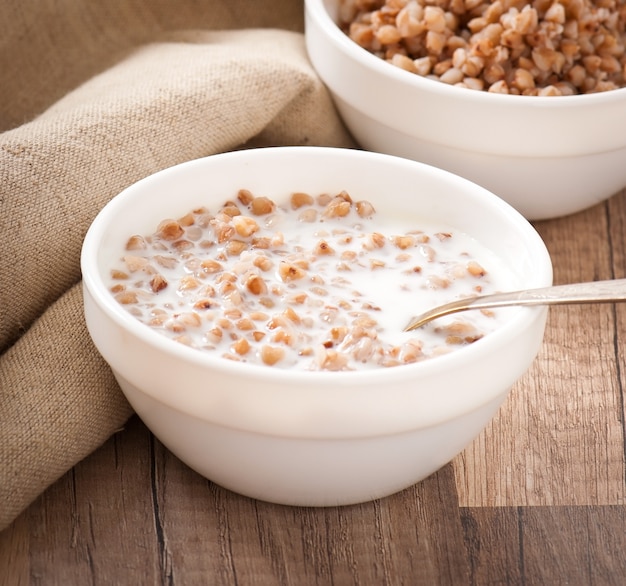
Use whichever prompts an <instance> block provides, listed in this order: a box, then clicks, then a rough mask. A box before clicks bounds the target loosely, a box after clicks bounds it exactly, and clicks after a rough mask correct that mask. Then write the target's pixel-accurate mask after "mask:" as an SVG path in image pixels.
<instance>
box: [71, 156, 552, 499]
mask: <svg viewBox="0 0 626 586" xmlns="http://www.w3.org/2000/svg"><path fill="white" fill-rule="evenodd" d="M240 188H247V189H250V190H251V191H252V192H253V193H263V194H265V195H268V196H271V197H274V198H276V199H280V198H279V196H281V195H284V196H285V197H287V196H288V194H290V193H291V192H293V191H307V192H309V193H312V194H313V193H324V192H338V191H340V190H342V189H346V190H347V191H348V192H349V193H350V194H352V195H353V196H357V194H358V198H359V199H361V198H362V199H367V200H369V201H371V202H372V203H373V204H374V206H375V207H376V208H377V213H394V212H395V213H398V212H402V213H403V214H405V215H407V214H409V215H411V214H415V216H416V217H420V218H428V219H429V220H432V221H433V222H436V223H437V222H441V223H443V224H445V225H449V226H453V227H455V228H456V229H458V230H460V231H463V232H466V233H468V234H470V235H474V236H475V237H477V238H478V239H479V240H480V242H481V243H482V244H483V245H485V246H487V247H489V248H490V249H493V250H495V251H496V252H497V254H498V256H499V257H500V258H501V259H502V261H503V262H505V263H507V265H509V266H510V267H511V268H512V270H513V273H512V274H513V275H514V277H515V280H516V281H517V284H518V285H519V286H528V287H541V286H547V285H549V284H550V283H551V280H552V268H551V262H550V258H549V255H548V253H547V251H546V248H545V246H544V244H543V242H542V240H541V238H540V237H539V236H538V234H537V233H536V232H535V230H534V229H533V228H532V227H531V225H530V224H529V223H528V222H527V221H526V220H525V219H524V218H523V217H522V216H521V215H520V214H519V213H518V212H516V211H515V210H514V209H513V208H512V207H511V206H509V205H508V204H506V203H505V202H504V201H502V200H501V199H500V198H497V197H496V196H494V195H493V194H491V193H489V192H487V191H486V190H484V189H483V188H481V187H479V186H477V185H474V184H472V183H470V182H469V181H466V180H465V179H461V178H459V177H456V176H454V175H452V174H450V173H447V172H444V171H441V170H439V169H436V168H433V167H429V166H427V165H423V164H420V163H417V162H414V161H410V160H407V159H403V158H399V157H392V156H388V155H380V154H376V153H370V152H366V151H359V150H349V149H332V148H319V147H279V148H267V149H252V150H245V151H238V152H234V153H227V154H222V155H216V156H212V157H208V158H205V159H199V160H195V161H191V162H188V163H185V164H182V165H179V166H176V167H173V168H170V169H167V170H165V171H162V172H160V173H157V174H156V175H153V176H150V177H148V178H146V179H144V180H142V181H140V182H138V183H136V184H135V185H132V186H131V187H129V188H128V189H126V190H125V191H123V192H122V193H121V194H120V195H118V196H117V197H115V198H114V199H113V200H112V201H111V202H110V203H109V204H108V205H107V206H106V207H105V208H104V209H103V210H102V211H101V212H100V214H99V215H98V216H97V218H96V219H95V221H94V222H93V225H92V226H91V228H90V229H89V231H88V234H87V236H86V238H85V241H84V246H83V252H82V260H81V262H82V272H83V287H84V302H85V315H86V320H87V326H88V328H89V332H90V334H91V336H92V338H93V340H94V342H95V345H96V347H97V349H98V350H99V351H100V353H101V354H102V356H103V357H104V358H105V360H106V361H107V362H108V363H109V364H110V366H111V368H112V369H113V371H114V373H115V376H116V378H117V380H118V381H119V383H120V385H121V388H122V390H123V391H124V393H125V395H126V397H127V398H128V400H129V401H130V403H131V405H132V406H133V407H134V409H135V410H136V412H137V414H138V415H139V416H140V417H141V419H142V420H143V421H144V422H145V423H146V424H147V426H148V427H149V428H150V429H151V430H152V431H153V432H154V434H155V435H156V436H157V437H158V438H159V439H160V440H161V441H162V442H163V443H164V444H165V445H166V446H167V447H168V448H169V449H170V450H171V451H172V452H173V453H174V454H176V455H177V456H178V457H179V458H180V459H181V460H183V461H184V462H186V463H187V464H188V465H189V466H190V467H192V468H194V469H195V470H196V471H198V472H199V473H200V474H203V475H204V476H206V477H207V478H209V479H211V480H213V481H215V482H216V483H218V484H220V485H222V486H224V487H227V488H229V489H232V490H234V491H237V492H239V493H242V494H244V495H248V496H251V497H255V498H259V499H262V500H266V501H272V502H277V503H284V504H293V505H311V506H324V505H339V504H348V503H357V502H362V501H366V500H369V499H374V498H377V497H382V496H385V495H388V494H391V493H393V492H395V491H399V490H401V489H403V488H405V487H408V486H410V485H411V484H413V483H416V482H417V481H419V480H421V479H422V478H424V477H426V476H428V475H429V474H431V473H432V472H434V471H435V470H437V469H438V468H440V467H441V466H443V465H444V464H446V463H447V462H448V461H450V460H451V459H452V458H453V457H454V456H455V455H456V454H458V453H459V452H460V451H461V450H463V448H465V447H466V446H467V445H468V444H469V443H470V442H471V441H472V439H473V438H474V437H476V435H477V434H478V433H479V432H480V431H481V430H482V429H483V427H484V426H485V425H486V424H487V423H488V422H489V420H490V419H491V418H492V416H493V415H494V414H495V412H496V411H497V409H498V407H499V406H500V405H501V403H502V402H503V401H504V400H505V398H506V396H507V393H508V390H509V389H510V387H511V386H512V385H513V384H514V383H515V381H517V380H518V379H519V377H520V376H521V375H522V374H523V373H524V372H525V371H526V370H527V368H528V367H529V365H530V364H531V362H532V361H533V359H534V357H535V355H536V352H537V351H538V349H539V347H540V344H541V342H542V339H543V333H544V327H545V318H546V310H545V309H544V308H518V309H515V310H513V315H512V316H510V319H509V320H508V321H507V322H506V323H505V324H504V325H503V326H502V327H500V328H499V329H497V330H496V331H494V332H493V333H491V334H489V335H487V336H485V337H484V338H483V339H481V340H479V341H477V342H475V343H473V344H471V345H469V346H466V347H464V348H462V349H459V350H457V351H455V352H453V353H451V354H449V355H446V356H441V357H438V358H434V359H430V360H426V361H424V362H421V363H416V364H413V365H407V366H398V367H393V368H380V369H375V370H367V371H351V372H310V371H295V370H287V369H278V368H272V367H267V366H254V365H250V364H241V363H234V362H231V361H229V360H226V359H223V358H220V357H218V356H214V355H211V354H210V353H206V352H202V351H200V350H196V349H192V348H189V347H187V346H184V345H182V344H179V343H177V342H174V341H172V340H170V339H168V338H166V337H165V336H162V335H161V334H159V333H157V332H155V331H154V330H152V329H151V328H150V327H148V326H146V325H144V324H142V323H140V322H139V321H138V320H137V319H136V318H134V317H132V316H131V315H130V314H129V313H127V311H126V310H124V309H123V308H122V306H120V305H119V304H118V303H117V302H116V301H115V300H114V299H113V297H112V295H111V294H110V293H109V291H108V290H107V286H106V283H105V281H104V279H103V275H108V272H109V269H110V266H111V264H110V263H111V260H112V255H113V250H116V249H119V246H120V243H123V242H126V239H127V237H128V236H129V235H130V234H136V233H140V234H148V233H151V232H152V231H153V230H154V227H155V226H156V225H157V223H158V222H159V221H160V220H162V219H164V218H167V217H179V216H181V215H183V214H185V213H186V212H188V211H189V210H191V209H194V208H196V207H198V206H200V205H205V206H207V207H209V208H211V207H213V208H214V209H215V207H217V206H218V205H220V204H221V203H223V201H224V200H225V199H228V198H232V197H234V195H235V194H236V193H237V191H238V190H239V189H240ZM372 286H375V285H374V284H373V285H372ZM406 311H407V318H408V317H410V315H411V308H408V307H407V309H406Z"/></svg>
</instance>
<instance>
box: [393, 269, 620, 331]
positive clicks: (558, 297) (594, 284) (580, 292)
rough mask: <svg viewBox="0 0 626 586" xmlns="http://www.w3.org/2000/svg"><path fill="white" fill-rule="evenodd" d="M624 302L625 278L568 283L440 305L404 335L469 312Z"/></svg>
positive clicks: (418, 320) (418, 319) (415, 320)
mask: <svg viewBox="0 0 626 586" xmlns="http://www.w3.org/2000/svg"><path fill="white" fill-rule="evenodd" d="M619 301H626V279H611V280H608V281H591V282H589V283H571V284H568V285H557V286H554V287H544V288H541V289H527V290H525V291H510V292H507V293H494V294H493V295H483V296H482V297H481V296H479V297H467V298H464V299H459V300H457V301H452V302H451V303H446V304H445V305H440V306H439V307H435V308H433V309H431V310H429V311H426V312H424V313H423V314H422V315H419V316H417V317H414V318H412V319H411V321H410V322H409V324H408V325H407V326H406V328H404V331H405V332H410V331H411V330H415V329H417V328H419V327H420V326H423V325H424V324H426V323H428V322H430V321H432V320H434V319H437V318H439V317H442V316H444V315H450V314H451V313H457V312H459V311H465V310H468V309H489V308H494V307H507V306H510V305H564V304H576V303H615V302H619Z"/></svg>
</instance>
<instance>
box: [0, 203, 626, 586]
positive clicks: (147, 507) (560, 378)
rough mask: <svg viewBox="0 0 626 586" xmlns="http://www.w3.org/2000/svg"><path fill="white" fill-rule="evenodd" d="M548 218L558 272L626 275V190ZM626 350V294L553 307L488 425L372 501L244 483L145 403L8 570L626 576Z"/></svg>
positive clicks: (53, 504) (479, 581) (294, 577)
mask: <svg viewBox="0 0 626 586" xmlns="http://www.w3.org/2000/svg"><path fill="white" fill-rule="evenodd" d="M535 226H536V227H537V229H538V231H539V232H540V234H541V235H542V236H543V238H544V240H545V242H546V244H547V246H548V249H549V250H550V253H551V255H552V259H553V263H554V269H555V282H556V283H566V282H574V281H583V280H594V279H610V278H621V277H625V276H626V191H625V192H621V193H619V194H617V195H616V196H615V197H613V198H612V199H611V200H609V201H608V202H604V203H601V204H598V205H596V206H595V207H593V208H591V209H589V210H586V211H584V212H581V213H578V214H575V215H572V216H569V217H566V218H560V219H556V220H550V221H542V222H536V223H535ZM625 351H626V304H623V305H615V306H614V305H581V306H562V307H553V308H551V309H550V313H549V318H548V326H547V330H546V336H545V342H544V344H543V347H542V349H541V351H540V353H539V356H538V357H537V359H536V361H535V363H534V364H533V366H532V367H531V369H530V370H529V371H528V372H527V374H526V375H525V376H524V377H523V379H522V380H520V381H519V383H518V384H516V386H515V387H514V389H513V390H512V392H511V395H510V397H509V399H508V400H507V402H506V403H505V404H504V406H503V407H502V409H501V410H500V412H499V413H498V415H497V416H496V417H495V419H494V420H493V421H492V422H491V424H490V425H489V426H488V427H487V428H486V429H485V430H484V432H483V433H482V434H481V435H480V436H479V437H478V438H477V439H476V441H475V442H474V443H473V444H472V445H471V446H469V447H468V448H467V449H466V450H465V451H464V452H463V453H462V454H460V455H459V456H458V457H457V458H455V459H454V460H453V461H452V462H451V463H450V464H449V465H447V466H445V467H444V468H442V469H441V470H440V471H439V472H437V473H436V474H434V475H432V476H431V477H429V478H427V479H426V480H424V481H423V482H421V483H419V484H417V485H415V486H413V487H411V488H409V489H407V490H405V491H403V492H401V493H398V494H396V495H393V496H391V497H388V498H385V499H381V500H378V501H374V502H371V503H366V504H362V505H357V506H349V507H341V508H327V509H314V508H299V507H295V508H294V507H283V506H278V505H272V504H268V503H263V502H259V501H254V500H251V499H248V498H245V497H242V496H239V495H237V494H234V493H231V492H229V491H227V490H224V489H222V488H220V487H219V486H216V485H214V484H213V483H211V482H210V481H208V480H206V479H204V478H202V477H201V476H199V475H198V474H196V473H194V472H192V471H191V470H190V469H189V468H187V467H186V466H185V465H184V464H182V463H181V462H180V461H179V460H178V459H177V458H176V457H174V456H173V455H172V454H171V453H169V452H168V451H167V450H166V449H165V448H164V447H163V446H162V445H161V444H160V443H159V441H158V440H156V439H155V438H154V437H153V436H152V435H151V433H150V432H149V431H148V430H147V429H146V427H145V426H144V425H143V423H141V421H139V420H138V419H137V418H132V419H131V420H130V421H129V423H128V425H127V426H126V428H125V429H124V430H121V431H120V432H119V433H117V434H116V435H115V436H113V437H112V438H111V439H110V440H109V441H107V442H106V443H105V444H104V445H103V446H102V447H101V448H100V449H99V450H97V451H96V452H95V453H93V454H92V455H90V456H89V457H88V458H86V459H85V460H84V461H82V462H80V463H79V464H78V465H76V466H75V467H74V468H73V469H72V470H70V471H69V472H68V473H67V474H65V476H63V477H62V478H61V479H60V480H59V481H58V482H57V483H56V484H54V485H53V486H52V487H50V488H49V489H48V490H47V491H46V492H45V493H44V494H43V495H41V497H40V498H39V499H38V500H37V501H36V502H35V503H33V504H32V505H31V506H30V507H29V509H28V510H26V511H25V512H24V513H23V514H22V515H21V516H20V517H19V518H18V519H17V520H16V521H15V522H14V523H13V524H12V525H11V526H10V527H9V528H8V529H7V530H5V531H4V532H2V533H0V584H3V585H10V586H14V585H29V584H37V585H39V584H41V585H57V584H58V585H63V586H67V585H71V584H80V585H82V584H130V585H137V584H164V585H188V584H191V585H193V584H217V585H237V586H245V585H248V584H250V585H262V586H265V585H291V584H294V585H309V584H310V585H331V584H332V585H344V584H346V585H349V584H359V585H370V584H371V585H411V586H413V585H421V584H424V585H437V584H442V585H448V584H450V585H465V584H468V585H491V584H494V585H496V584H497V585H505V584H512V585H517V584H520V585H535V584H537V585H544V584H545V585H561V584H563V585H565V584H569V585H608V584H611V585H612V584H615V585H623V584H626V553H625V552H626V511H625V508H624V501H625V495H626V483H625V478H626V464H625V452H626V442H625V437H624V431H625V429H624V383H625V372H624V371H625V370H626V369H625V364H626V362H625Z"/></svg>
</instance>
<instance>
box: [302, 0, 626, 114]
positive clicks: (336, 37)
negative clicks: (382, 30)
mask: <svg viewBox="0 0 626 586" xmlns="http://www.w3.org/2000/svg"><path fill="white" fill-rule="evenodd" d="M325 2H326V0H305V7H306V13H307V16H311V17H312V18H314V19H315V20H316V21H317V24H318V25H319V27H320V30H323V31H324V32H325V33H326V34H327V35H328V36H329V38H330V39H331V40H332V41H333V42H335V43H336V44H337V45H338V46H339V47H340V48H341V49H342V50H343V51H345V52H346V53H347V54H348V55H349V56H350V57H352V58H353V59H355V60H356V61H359V62H360V63H362V64H363V65H364V66H366V67H367V68H369V69H371V70H373V71H374V72H376V73H377V74H378V75H382V76H386V77H391V78H392V79H395V80H397V81H398V82H400V83H403V84H409V85H410V86H413V87H414V88H416V89H420V90H423V91H427V92H430V93H432V94H435V95H437V96H440V97H442V98H454V99H459V98H460V97H462V98H463V100H469V101H470V102H476V103H479V104H484V103H485V102H487V103H488V104H489V105H490V106H492V107H498V106H500V105H502V106H504V105H507V106H523V107H532V108H546V109H559V110H561V109H563V108H580V107H585V108H588V107H601V106H602V105H605V104H607V103H613V102H615V101H620V100H623V99H626V86H625V87H622V88H617V89H614V90H610V91H605V92H595V93H585V94H576V95H573V96H522V95H514V94H499V93H493V92H487V91H479V90H472V89H469V88H463V87H456V86H454V85H450V84H447V83H444V82H441V81H437V80H434V79H429V78H428V77H424V76H422V75H417V74H415V73H411V72H409V71H405V70H403V69H401V68H400V67H394V66H393V65H391V64H390V63H387V62H386V61H384V60H383V59H381V58H380V57H377V56H376V55H373V54H372V53H370V52H369V51H368V50H367V49H365V48H363V47H361V46H360V45H358V43H356V42H355V41H353V40H352V39H350V38H349V37H348V35H346V34H345V33H344V32H343V31H342V30H341V29H340V28H339V26H338V25H337V23H336V22H335V21H334V20H333V19H332V18H331V16H330V14H329V13H328V10H327V9H326V6H325ZM459 92H463V93H462V94H460V95H459ZM531 100H532V101H531Z"/></svg>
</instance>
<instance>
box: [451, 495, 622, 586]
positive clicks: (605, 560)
mask: <svg viewBox="0 0 626 586" xmlns="http://www.w3.org/2000/svg"><path fill="white" fill-rule="evenodd" d="M462 517H463V525H464V527H465V528H466V539H467V543H468V548H469V549H470V551H471V559H472V560H473V564H472V576H471V580H470V581H469V582H467V584H550V585H551V586H560V585H566V584H567V585H578V584H581V585H582V584H589V585H592V584H593V585H596V586H601V585H602V586H610V585H615V586H622V585H623V584H624V583H626V582H625V579H626V557H625V556H624V554H623V552H624V548H625V547H626V512H625V510H624V507H617V506H607V507H585V506H580V507H518V508H512V507H505V508H468V509H464V510H463V511H462ZM515 533H517V536H515Z"/></svg>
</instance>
